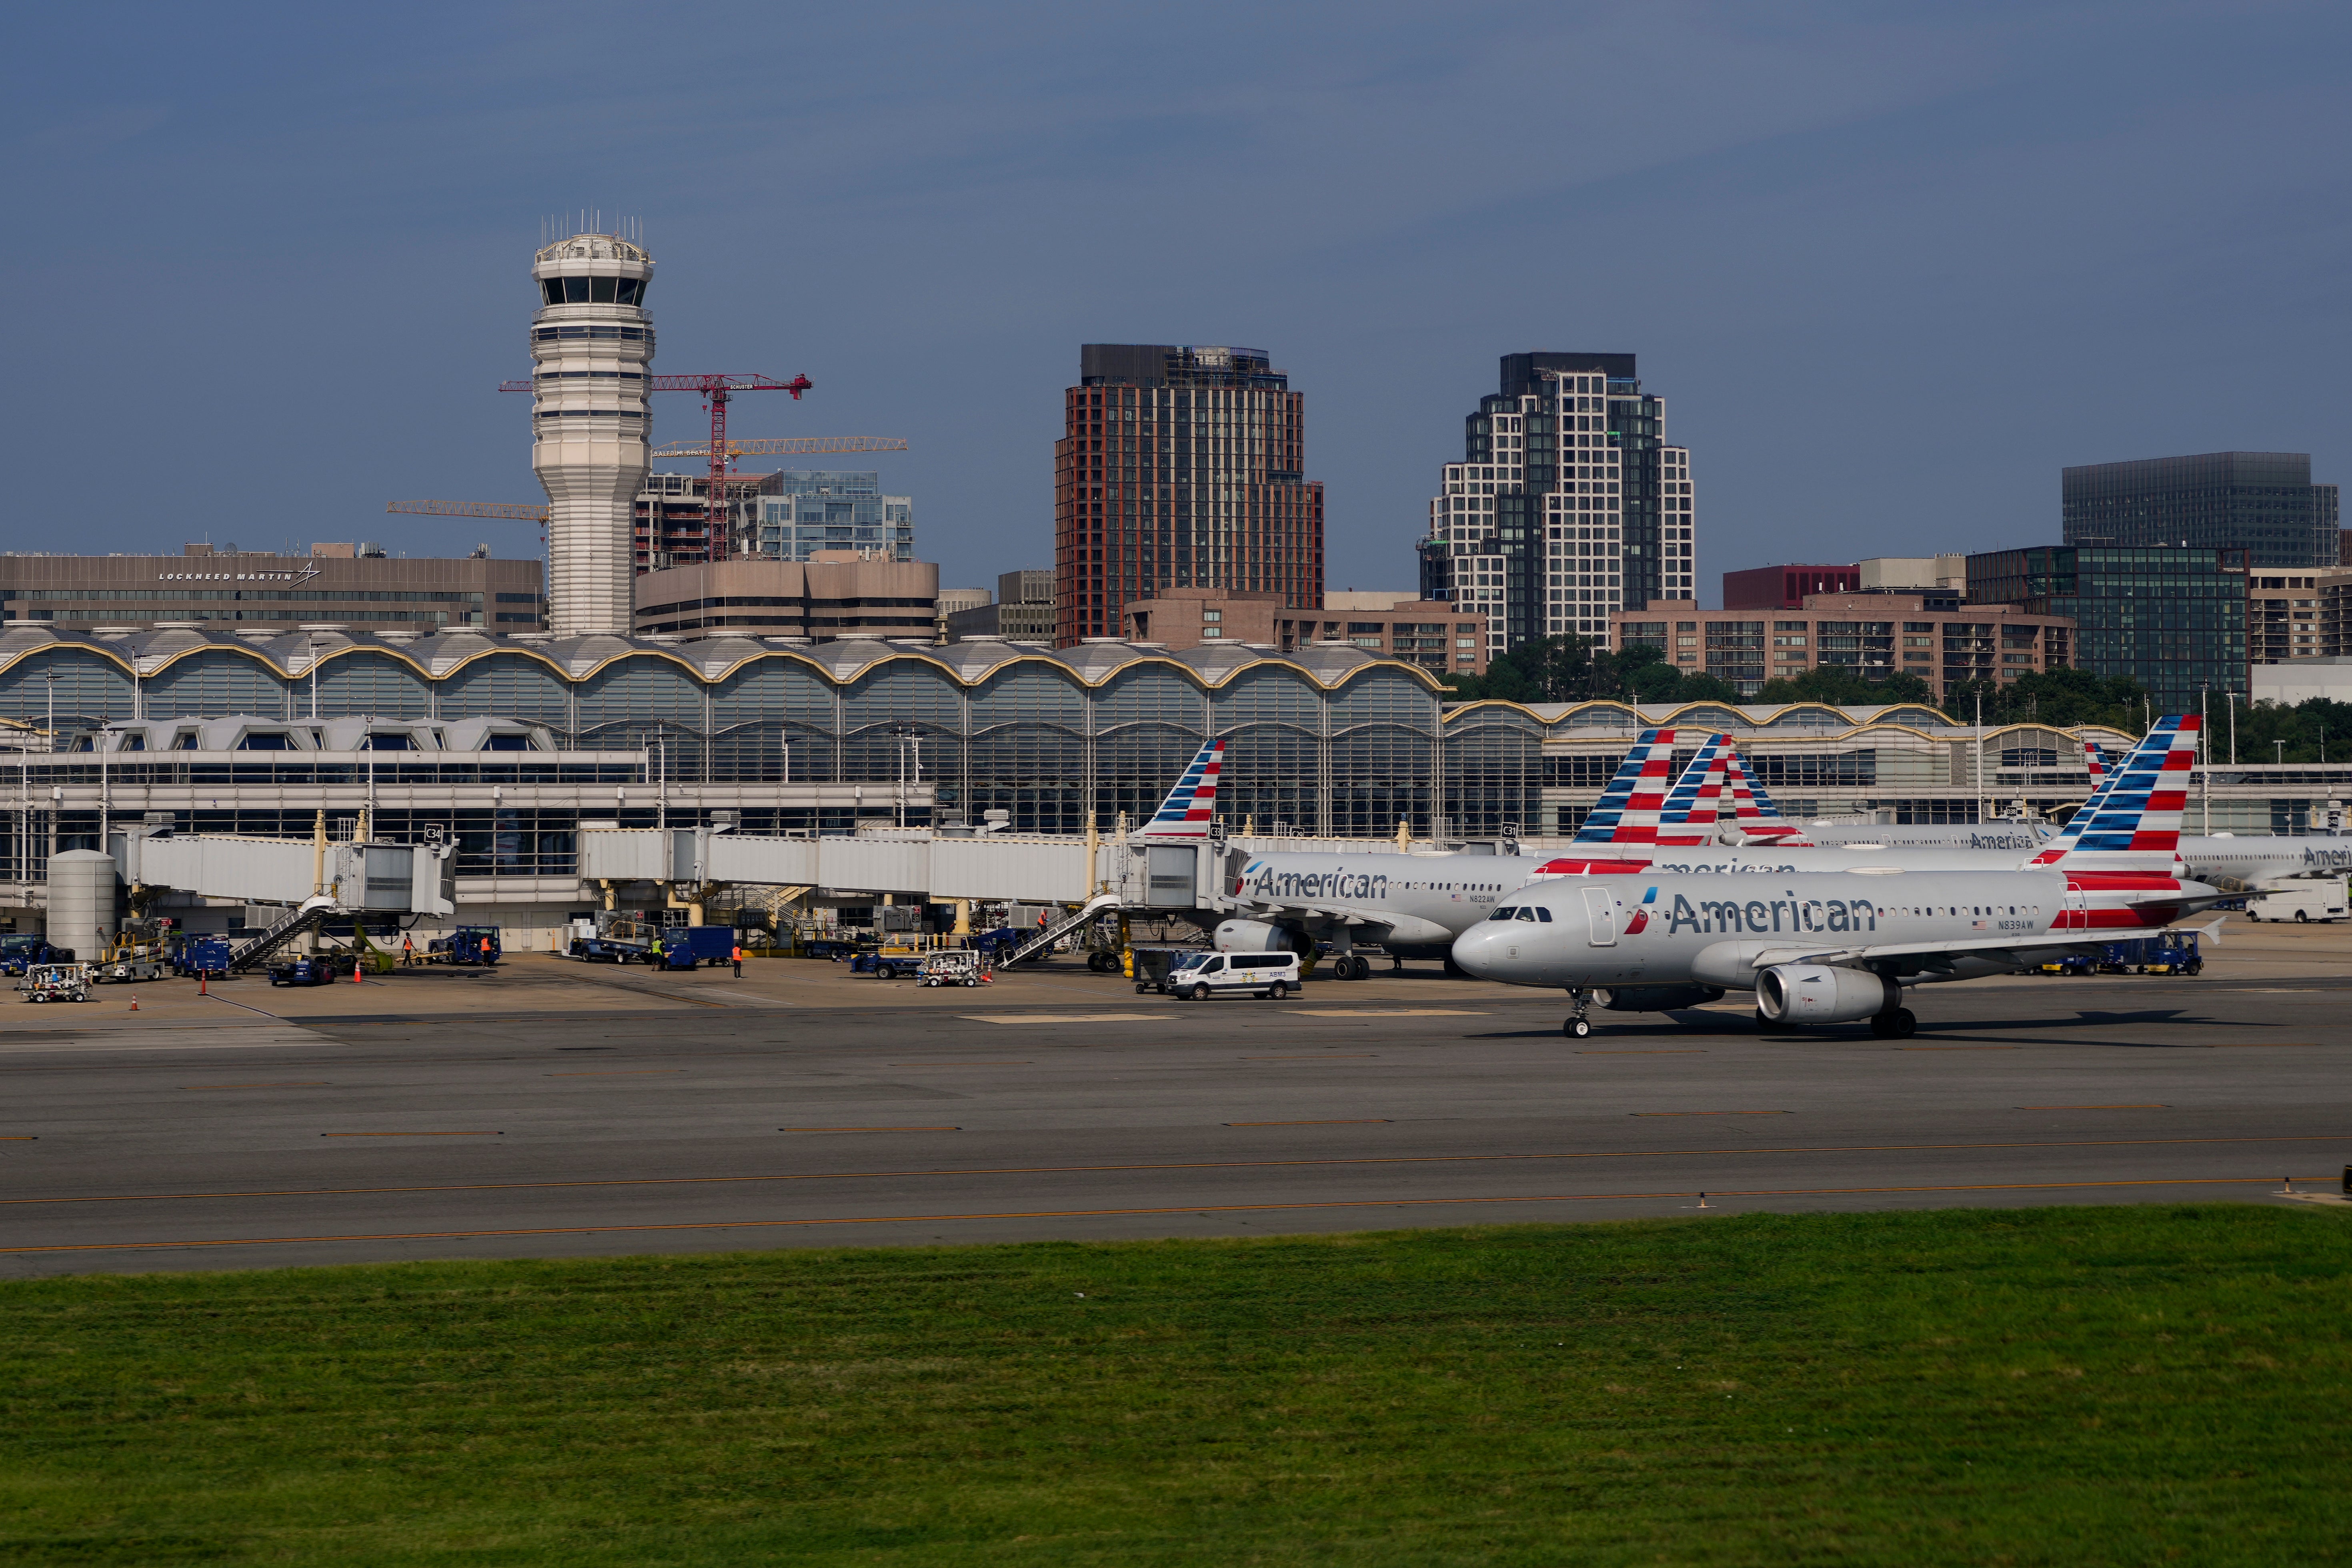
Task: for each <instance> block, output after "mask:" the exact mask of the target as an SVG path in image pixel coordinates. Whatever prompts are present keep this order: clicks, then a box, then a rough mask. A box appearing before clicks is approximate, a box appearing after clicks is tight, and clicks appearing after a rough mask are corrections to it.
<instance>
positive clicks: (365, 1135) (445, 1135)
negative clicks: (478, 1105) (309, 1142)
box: [319, 1132, 506, 1138]
mask: <svg viewBox="0 0 2352 1568" xmlns="http://www.w3.org/2000/svg"><path fill="white" fill-rule="evenodd" d="M319 1136H320V1137H321V1138H503V1137H505V1136H506V1134H505V1133H503V1132H321V1133H320V1134H319Z"/></svg>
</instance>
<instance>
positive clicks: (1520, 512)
mask: <svg viewBox="0 0 2352 1568" xmlns="http://www.w3.org/2000/svg"><path fill="white" fill-rule="evenodd" d="M1665 423H1666V416H1665V401H1664V399H1663V398H1659V397H1652V396H1645V395H1643V392H1642V384H1641V382H1640V381H1639V380H1638V379H1636V377H1635V375H1634V374H1633V355H1632V354H1587V353H1516V354H1505V355H1504V356H1503V389H1502V391H1501V392H1500V393H1498V394H1496V395H1493V396H1490V397H1485V398H1481V399H1480V400H1479V403H1478V411H1477V412H1476V413H1475V414H1472V415H1470V416H1468V417H1467V418H1466V419H1465V421H1464V441H1463V460H1462V461H1461V462H1458V463H1448V464H1446V465H1445V472H1444V480H1443V482H1442V483H1441V484H1440V486H1439V492H1440V493H1439V494H1438V495H1436V496H1435V497H1433V499H1432V500H1431V501H1430V503H1429V532H1428V534H1427V536H1426V537H1424V538H1423V540H1422V542H1421V590H1422V597H1423V598H1425V599H1452V600H1453V601H1454V603H1455V604H1457V605H1461V606H1463V607H1464V608H1465V609H1475V610H1476V611H1477V612H1478V613H1479V614H1480V615H1482V616H1485V617H1486V642H1487V648H1488V652H1489V654H1490V655H1492V654H1497V653H1503V652H1506V651H1507V650H1509V649H1511V648H1514V647H1517V646H1518V645H1519V644H1521V643H1524V642H1530V641H1533V640H1535V639H1537V638H1539V637H1558V636H1559V635H1561V634H1563V633H1575V634H1578V635H1580V636H1583V637H1588V638H1591V639H1592V640H1593V641H1595V642H1600V643H1606V642H1607V641H1608V639H1609V612H1610V611H1612V610H1615V609H1640V608H1642V607H1643V606H1644V605H1647V604H1648V602H1649V601H1650V600H1652V599H1688V598H1691V597H1692V596H1693V594H1692V584H1693V583H1694V581H1695V578H1694V576H1693V571H1694V568H1693V566H1692V558H1693V555H1694V553H1695V547H1694V544H1693V540H1692V528H1693V524H1692V521H1691V476H1690V453H1689V451H1688V450H1687V449H1686V448H1684V447H1670V446H1667V445H1666V444H1665V439H1664V437H1665Z"/></svg>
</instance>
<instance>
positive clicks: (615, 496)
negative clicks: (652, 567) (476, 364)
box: [530, 234, 654, 637]
mask: <svg viewBox="0 0 2352 1568" xmlns="http://www.w3.org/2000/svg"><path fill="white" fill-rule="evenodd" d="M530 275H531V277H532V279H534V280H536V281H537V283H538V285H539V293H540V307H539V313H538V314H537V315H535V316H533V317H532V318H531V331H530V357H531V447H530V467H531V471H532V472H533V473H536V474H537V475H538V476H539V482H540V483H541V485H542V486H544V487H545V488H546V490H547V627H548V630H550V631H551V632H553V633H554V634H555V635H556V636H557V637H585V636H587V635H589V634H590V633H593V632H613V633H619V634H621V635H624V636H625V635H626V634H627V632H628V630H629V626H630V611H631V609H632V602H631V595H632V594H633V593H634V591H635V583H636V564H635V563H636V550H635V539H634V526H633V514H634V511H635V501H636V496H637V492H638V490H639V489H643V488H644V485H645V480H646V470H647V469H648V468H650V467H651V466H652V464H651V460H650V459H651V452H652V439H653V428H652V422H651V418H650V416H649V411H648V409H647V407H646V393H647V392H648V391H649V390H650V387H651V383H650V382H649V380H648V379H647V378H648V376H649V374H650V372H651V368H652V365H653V359H654V330H653V326H652V318H651V317H649V316H648V315H646V289H648V288H649V287H650V286H651V284H652V282H653V275H654V262H653V258H652V257H650V256H648V255H646V252H645V251H644V249H643V248H641V247H638V246H636V245H634V244H632V243H631V242H629V241H628V240H625V239H620V238H617V237H614V236H612V235H609V234H576V235H573V236H572V237H571V238H569V239H562V240H558V241H557V242H556V243H555V244H553V245H551V246H549V247H546V248H545V249H543V250H541V252H540V253H539V254H538V256H537V257H536V258H534V259H533V260H532V263H531V268H530Z"/></svg>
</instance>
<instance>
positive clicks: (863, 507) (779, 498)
mask: <svg viewBox="0 0 2352 1568" xmlns="http://www.w3.org/2000/svg"><path fill="white" fill-rule="evenodd" d="M743 504H745V505H746V506H749V507H751V508H755V509H757V511H758V522H757V524H756V525H755V527H756V533H755V534H754V536H753V539H751V540H747V541H746V543H747V545H749V546H751V548H749V549H747V550H746V553H757V554H761V555H768V556H772V557H774V558H775V559H777V560H780V561H806V560H808V559H809V558H810V557H811V556H813V555H814V554H815V553H816V552H818V551H820V550H856V551H860V552H866V553H867V554H873V555H878V556H880V557H881V558H882V559H884V560H887V561H911V560H913V559H914V558H915V502H914V499H913V498H912V497H910V496H886V495H884V494H883V493H882V476H881V475H880V474H878V473H870V474H868V473H831V472H825V471H824V470H805V469H794V468H786V469H783V470H782V471H780V472H777V473H773V474H770V475H768V476H766V477H765V478H764V479H761V482H760V494H759V495H758V497H757V498H756V499H754V500H750V501H747V502H745V503H743Z"/></svg>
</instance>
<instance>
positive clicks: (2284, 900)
mask: <svg viewBox="0 0 2352 1568" xmlns="http://www.w3.org/2000/svg"><path fill="white" fill-rule="evenodd" d="M2347 913H2352V907H2347V902H2346V900H2345V897H2344V879H2343V878H2341V877H2306V878H2298V879H2296V880H2294V881H2292V882H2289V883H2287V884H2286V885H2285V886H2284V887H2282V888H2273V889H2271V890H2270V891H2269V892H2267V893H2258V894H2256V895H2255V896H2254V897H2252V898H2251V899H2248V900H2246V918H2247V919H2249V920H2257V921H2295V922H2296V923H2298V924H2302V923H2304V922H2306V921H2340V920H2342V919H2343V918H2344V917H2345V916H2346V915H2347Z"/></svg>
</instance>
